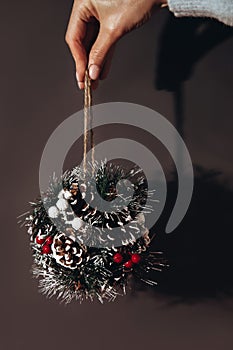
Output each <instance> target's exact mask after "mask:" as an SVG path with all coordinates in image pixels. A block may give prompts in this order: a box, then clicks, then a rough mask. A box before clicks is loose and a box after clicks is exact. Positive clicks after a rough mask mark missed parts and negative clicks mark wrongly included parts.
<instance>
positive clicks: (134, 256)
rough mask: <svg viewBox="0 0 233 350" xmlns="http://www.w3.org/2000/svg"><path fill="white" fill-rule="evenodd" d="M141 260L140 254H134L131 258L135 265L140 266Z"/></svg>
mask: <svg viewBox="0 0 233 350" xmlns="http://www.w3.org/2000/svg"><path fill="white" fill-rule="evenodd" d="M140 260H141V257H140V255H139V254H133V255H132V256H131V261H132V262H133V263H134V264H138V263H139V261H140Z"/></svg>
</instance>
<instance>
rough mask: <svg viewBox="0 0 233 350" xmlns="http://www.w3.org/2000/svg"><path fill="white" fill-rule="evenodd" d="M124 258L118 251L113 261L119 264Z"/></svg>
mask: <svg viewBox="0 0 233 350" xmlns="http://www.w3.org/2000/svg"><path fill="white" fill-rule="evenodd" d="M122 260H123V256H122V255H121V254H120V253H116V254H114V256H113V261H114V262H115V263H117V264H120V263H121V262H122Z"/></svg>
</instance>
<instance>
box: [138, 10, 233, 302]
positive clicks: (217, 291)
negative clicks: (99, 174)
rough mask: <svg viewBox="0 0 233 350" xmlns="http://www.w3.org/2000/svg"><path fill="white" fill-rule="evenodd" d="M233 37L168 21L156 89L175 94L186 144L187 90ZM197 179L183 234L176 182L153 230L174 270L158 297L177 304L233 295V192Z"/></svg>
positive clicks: (200, 173)
mask: <svg viewBox="0 0 233 350" xmlns="http://www.w3.org/2000/svg"><path fill="white" fill-rule="evenodd" d="M232 35H233V29H232V28H230V27H227V26H223V25H222V24H221V23H218V22H217V21H212V20H208V19H196V18H193V19H191V18H179V19H177V18H175V17H174V16H172V15H169V17H168V21H167V23H166V24H165V27H164V30H163V32H162V34H161V43H160V51H159V54H158V64H157V67H156V74H155V76H156V81H155V87H156V89H159V90H162V89H164V90H168V91H171V92H173V97H174V117H175V126H176V128H177V130H178V131H179V133H180V135H181V136H182V137H183V138H184V139H185V135H184V132H183V126H184V120H185V113H184V98H183V84H184V82H185V81H186V80H188V79H190V78H191V76H192V73H193V71H194V68H195V64H197V62H198V61H199V60H200V59H201V58H202V57H203V56H204V55H205V54H207V53H208V52H209V51H210V50H211V49H212V48H213V47H215V46H216V45H218V44H220V43H222V42H223V41H224V40H226V39H227V38H229V37H231V36H232ZM174 38H175V40H174ZM195 173H196V174H195V182H194V192H193V198H192V201H191V204H190V207H189V210H188V212H187V214H186V216H185V217H184V219H183V221H182V222H181V224H180V225H179V226H178V228H177V229H176V230H175V231H174V232H172V233H171V234H165V227H166V223H167V220H168V218H169V216H170V213H171V211H172V208H173V206H174V202H175V198H176V193H177V182H176V180H174V181H173V182H170V183H168V198H167V203H166V206H165V209H164V212H163V214H162V216H161V218H160V219H159V221H158V222H157V224H156V225H155V227H154V228H152V230H151V233H152V235H153V234H154V233H155V234H156V237H155V238H154V240H153V244H152V250H160V249H161V250H162V251H163V252H164V253H165V256H166V258H167V259H168V263H169V264H170V267H169V268H167V269H166V270H165V271H163V273H160V274H159V273H158V274H157V276H156V278H157V279H158V281H159V285H158V288H156V289H155V293H157V294H158V293H159V294H160V295H161V296H163V297H164V296H165V297H168V298H169V297H170V300H171V301H172V302H196V301H200V300H202V299H206V298H219V297H223V296H224V297H226V296H232V295H233V279H232V276H233V254H232V247H233V235H232V226H233V225H232V224H233V223H232V218H233V208H232V203H233V190H232V188H231V187H230V186H229V185H228V184H227V183H222V182H221V181H220V180H219V175H221V174H220V173H218V172H215V171H212V170H206V169H203V168H201V167H198V166H196V167H195ZM138 288H139V289H146V288H145V287H143V286H141V285H138ZM149 290H150V288H149Z"/></svg>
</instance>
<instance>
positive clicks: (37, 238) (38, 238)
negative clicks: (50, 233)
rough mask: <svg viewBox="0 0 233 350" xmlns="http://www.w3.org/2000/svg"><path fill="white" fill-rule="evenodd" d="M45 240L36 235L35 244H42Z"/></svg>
mask: <svg viewBox="0 0 233 350" xmlns="http://www.w3.org/2000/svg"><path fill="white" fill-rule="evenodd" d="M44 242H45V238H42V237H40V236H36V243H37V244H43V243H44Z"/></svg>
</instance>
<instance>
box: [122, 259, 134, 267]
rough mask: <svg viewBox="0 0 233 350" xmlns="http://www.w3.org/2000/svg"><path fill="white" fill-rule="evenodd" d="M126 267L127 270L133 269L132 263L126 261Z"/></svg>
mask: <svg viewBox="0 0 233 350" xmlns="http://www.w3.org/2000/svg"><path fill="white" fill-rule="evenodd" d="M124 267H126V268H127V269H131V268H132V267H133V263H132V261H131V260H129V261H126V263H124Z"/></svg>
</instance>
